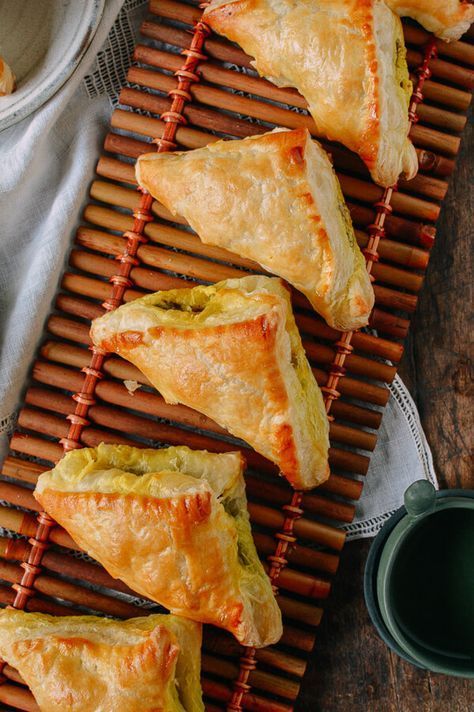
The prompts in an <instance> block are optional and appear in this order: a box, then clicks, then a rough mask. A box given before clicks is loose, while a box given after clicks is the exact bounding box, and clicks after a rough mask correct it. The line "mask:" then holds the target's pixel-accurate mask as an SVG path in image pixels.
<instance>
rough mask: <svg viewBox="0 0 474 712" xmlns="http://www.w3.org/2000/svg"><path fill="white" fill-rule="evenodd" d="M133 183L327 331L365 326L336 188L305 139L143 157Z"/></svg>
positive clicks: (276, 138) (368, 288)
mask: <svg viewBox="0 0 474 712" xmlns="http://www.w3.org/2000/svg"><path fill="white" fill-rule="evenodd" d="M136 174H137V180H138V183H139V184H140V185H141V186H142V187H144V188H146V190H148V191H149V192H150V193H151V194H152V195H153V196H154V197H155V198H157V199H158V200H159V201H160V202H161V203H163V204H164V205H165V206H166V207H167V208H168V209H169V210H170V211H171V212H172V213H174V214H179V215H182V216H183V217H185V218H186V220H187V221H188V223H189V224H190V225H191V227H192V228H193V229H194V230H195V231H196V232H197V233H198V235H199V237H200V238H201V240H202V241H203V242H205V243H208V244H211V245H219V246H220V247H224V248H225V249H228V250H231V251H232V252H235V253H237V254H238V255H241V256H243V257H248V258H251V259H253V260H255V261H257V262H259V263H260V264H261V265H262V267H264V269H266V270H268V271H269V272H272V273H273V274H277V275H279V276H280V277H283V278H284V279H286V280H288V282H290V283H291V284H293V285H294V286H295V287H296V288H297V289H299V290H301V291H302V292H303V293H304V294H305V295H306V296H307V298H308V299H309V301H310V302H311V304H312V306H313V307H314V309H316V311H318V312H319V313H320V314H321V315H322V316H323V317H324V318H325V319H326V321H327V322H328V324H330V326H333V327H334V328H335V329H339V330H342V331H349V330H351V329H358V328H360V327H362V326H365V325H366V324H367V322H368V319H369V315H370V312H371V310H372V307H373V304H374V292H373V289H372V285H371V282H370V278H369V275H368V274H367V270H366V267H365V260H364V258H363V256H362V253H361V251H360V250H359V246H358V245H357V242H356V238H355V235H354V229H353V227H352V223H351V218H350V215H349V211H348V209H347V207H346V204H345V202H344V198H343V195H342V192H341V188H340V185H339V181H338V179H337V177H336V174H335V173H334V170H333V168H332V165H331V162H330V161H329V158H328V156H327V154H326V152H325V151H324V150H323V149H322V148H321V146H320V145H319V144H318V143H317V142H316V141H312V140H311V136H310V134H309V132H308V131H307V130H306V129H297V130H295V131H286V130H281V129H280V130H279V129H277V130H275V131H273V132H271V133H268V134H264V135H263V136H255V137H252V138H247V139H244V140H240V141H218V142H217V143H212V144H210V145H209V146H206V147H205V148H199V149H196V150H194V151H186V152H179V153H177V152H173V153H148V154H145V155H143V156H140V158H139V159H138V161H137V167H136Z"/></svg>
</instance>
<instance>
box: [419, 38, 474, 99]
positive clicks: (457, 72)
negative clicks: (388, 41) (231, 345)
mask: <svg viewBox="0 0 474 712" xmlns="http://www.w3.org/2000/svg"><path fill="white" fill-rule="evenodd" d="M422 62H423V53H422V52H417V51H416V50H413V49H410V48H408V49H407V63H408V66H409V67H410V68H412V67H419V66H420V65H421V64H422ZM430 70H431V73H432V76H433V77H437V78H438V79H441V80H442V81H443V82H448V83H450V84H456V85H457V86H460V87H462V88H463V89H467V91H471V90H472V88H473V86H474V71H473V70H472V68H468V67H462V66H460V65H459V64H454V63H453V62H447V61H446V60H444V59H436V58H435V59H432V60H431V61H430Z"/></svg>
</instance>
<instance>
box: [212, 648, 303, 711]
mask: <svg viewBox="0 0 474 712" xmlns="http://www.w3.org/2000/svg"><path fill="white" fill-rule="evenodd" d="M201 660H202V670H203V672H206V673H208V674H210V675H220V676H221V677H225V678H228V679H229V680H233V679H235V677H236V676H237V675H238V672H239V665H238V662H237V664H236V663H235V662H233V661H230V660H225V659H222V658H216V657H214V656H213V655H208V654H206V653H203V655H202V659H201ZM249 684H250V685H251V686H252V688H255V689H257V690H261V691H262V692H272V693H273V694H274V695H277V696H278V697H282V698H283V699H287V700H295V699H296V697H297V696H298V693H299V689H300V683H299V682H297V681H296V680H291V679H289V678H285V677H277V676H276V675H274V674H271V673H268V672H265V671H262V670H259V669H258V668H257V669H256V670H254V671H253V672H251V673H250V675H249Z"/></svg>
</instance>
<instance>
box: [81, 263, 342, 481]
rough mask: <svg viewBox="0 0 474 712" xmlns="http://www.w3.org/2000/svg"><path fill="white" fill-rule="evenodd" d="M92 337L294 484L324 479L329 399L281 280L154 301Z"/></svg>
mask: <svg viewBox="0 0 474 712" xmlns="http://www.w3.org/2000/svg"><path fill="white" fill-rule="evenodd" d="M91 337H92V340H93V342H94V344H95V345H96V346H99V347H101V348H103V349H105V350H107V351H113V352H115V353H118V354H120V355H121V356H123V357H124V358H126V359H127V360H128V361H131V362H132V363H133V364H135V366H137V367H138V368H139V369H140V370H141V371H142V373H144V374H145V376H146V377H147V378H148V380H149V381H150V382H151V383H152V384H153V385H154V386H155V388H156V389H157V390H158V391H159V392H160V393H161V395H162V396H163V397H164V398H165V400H166V401H167V402H168V403H184V404H185V405H187V406H189V407H191V408H194V409H195V410H198V411H200V412H201V413H204V414H205V415H207V416H209V417H210V418H212V419H213V420H215V421H216V422H217V423H219V425H221V426H222V427H224V428H226V429H227V430H228V431H229V432H230V433H231V434H232V435H235V436H237V437H238V438H242V439H243V440H245V441H246V442H248V443H249V444H250V445H251V446H252V447H253V448H255V450H257V451H258V452H260V453H261V454H262V455H264V456H265V457H267V458H268V459H269V460H272V461H273V462H274V463H275V464H276V465H277V466H278V467H279V468H280V471H281V472H282V474H284V475H285V477H287V479H288V480H289V481H290V482H291V484H292V485H293V486H294V487H297V488H301V489H311V488H312V487H315V486H317V485H318V484H320V483H321V482H323V481H324V480H325V479H327V477H328V474H329V468H328V447H329V440H328V422H327V417H326V412H325V408H324V403H323V398H322V395H321V391H320V390H319V388H318V386H317V384H316V381H315V379H314V376H313V374H312V372H311V369H310V367H309V364H308V361H307V359H306V355H305V352H304V349H303V346H302V344H301V338H300V335H299V333H298V330H297V328H296V325H295V320H294V317H293V312H292V310H291V303H290V297H289V292H288V290H287V289H286V288H285V287H284V285H283V283H282V282H281V280H280V279H277V278H270V277H259V276H249V277H244V278H242V279H229V280H225V281H223V282H219V283H218V284H215V285H212V286H209V287H204V286H198V287H195V288H194V289H177V290H171V291H167V292H157V293H156V294H150V295H147V296H146V297H143V298H141V299H137V300H135V301H133V302H130V303H129V304H125V305H123V306H121V307H119V308H118V309H117V310H115V311H113V312H110V313H108V314H105V315H104V316H102V317H100V318H99V319H95V320H94V321H93V323H92V328H91Z"/></svg>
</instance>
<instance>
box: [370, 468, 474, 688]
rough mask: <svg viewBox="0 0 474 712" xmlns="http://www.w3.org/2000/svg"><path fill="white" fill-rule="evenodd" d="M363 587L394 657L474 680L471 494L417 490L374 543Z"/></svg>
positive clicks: (422, 486)
mask: <svg viewBox="0 0 474 712" xmlns="http://www.w3.org/2000/svg"><path fill="white" fill-rule="evenodd" d="M364 588H365V597H366V603H367V607H368V610H369V614H370V616H371V618H372V621H373V623H374V624H375V626H376V628H377V630H378V632H379V634H380V635H381V637H382V638H383V639H384V640H385V642H386V643H387V644H388V645H389V646H390V647H391V648H392V649H393V650H394V651H395V652H397V653H398V654H399V655H401V656H402V657H403V658H405V659H406V660H408V661H409V662H412V663H413V664H414V665H417V666H418V667H421V668H425V669H428V670H432V671H433V672H440V673H444V674H447V675H458V676H461V677H471V678H474V491H472V490H446V491H442V492H436V490H435V488H434V487H433V485H431V484H430V483H429V482H427V481H426V480H420V481H418V482H415V483H414V484H412V485H411V486H410V487H409V488H408V489H407V491H406V492H405V506H404V507H402V508H401V509H400V510H398V512H396V513H395V514H394V515H393V517H392V518H391V519H390V520H389V521H388V522H387V524H386V525H385V526H384V527H383V529H382V531H381V532H380V533H379V534H378V536H377V537H376V539H375V540H374V543H373V545H372V547H371V550H370V552H369V557H368V559H367V565H366V570H365V579H364Z"/></svg>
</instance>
